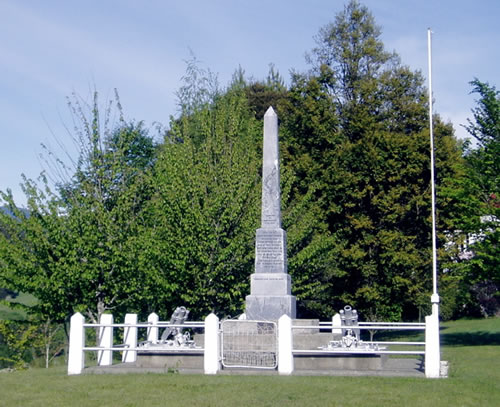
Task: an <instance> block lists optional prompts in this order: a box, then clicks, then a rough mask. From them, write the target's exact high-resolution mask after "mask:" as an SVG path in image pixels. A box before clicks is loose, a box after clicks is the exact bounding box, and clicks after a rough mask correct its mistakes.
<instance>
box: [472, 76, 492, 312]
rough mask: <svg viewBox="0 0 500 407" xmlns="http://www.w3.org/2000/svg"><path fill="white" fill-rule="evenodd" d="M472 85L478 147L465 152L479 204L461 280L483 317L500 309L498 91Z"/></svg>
mask: <svg viewBox="0 0 500 407" xmlns="http://www.w3.org/2000/svg"><path fill="white" fill-rule="evenodd" d="M471 85H472V87H473V90H472V92H473V93H477V94H479V96H480V99H479V100H478V101H477V107H475V108H474V109H472V114H473V120H471V119H468V125H467V126H466V129H467V131H468V132H469V133H470V134H471V135H472V136H473V137H474V138H475V139H476V141H477V147H476V148H475V149H472V150H469V151H468V152H467V155H466V160H467V164H468V174H469V179H470V183H469V190H472V194H474V195H475V197H477V201H478V204H477V205H476V206H475V213H474V215H475V217H474V218H473V219H475V222H473V223H472V227H469V228H467V229H465V230H466V232H467V233H468V235H469V236H471V235H472V236H475V239H474V240H475V242H474V243H473V244H472V245H470V246H469V248H468V249H469V250H471V251H472V252H473V253H474V255H473V257H472V258H471V259H470V260H468V262H467V264H466V265H465V276H464V281H465V282H466V284H467V286H468V287H470V288H471V289H472V292H473V297H474V298H475V299H476V301H477V303H479V305H480V307H481V312H482V313H483V315H488V314H494V313H496V312H498V310H499V309H500V294H499V290H500V272H499V270H500V262H499V259H500V252H499V240H500V198H499V196H500V92H498V91H497V90H496V89H495V87H494V86H490V85H489V84H488V83H485V82H481V81H479V80H478V79H475V80H473V81H472V82H471Z"/></svg>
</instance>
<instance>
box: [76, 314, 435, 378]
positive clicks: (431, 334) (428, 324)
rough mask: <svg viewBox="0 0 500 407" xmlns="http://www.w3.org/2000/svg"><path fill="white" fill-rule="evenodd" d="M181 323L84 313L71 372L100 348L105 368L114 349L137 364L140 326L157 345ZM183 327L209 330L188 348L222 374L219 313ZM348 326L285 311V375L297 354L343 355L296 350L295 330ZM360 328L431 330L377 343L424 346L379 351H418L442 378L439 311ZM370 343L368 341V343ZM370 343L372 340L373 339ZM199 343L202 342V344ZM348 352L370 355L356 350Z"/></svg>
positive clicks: (280, 351) (281, 342)
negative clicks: (92, 318)
mask: <svg viewBox="0 0 500 407" xmlns="http://www.w3.org/2000/svg"><path fill="white" fill-rule="evenodd" d="M169 326H170V327H175V326H179V325H172V324H169V323H168V322H165V321H159V319H158V316H157V315H156V314H154V313H153V314H150V315H149V317H148V321H147V322H145V323H138V322H137V315H136V314H127V315H126V316H125V321H124V323H122V324H119V323H118V324H117V323H114V322H113V316H112V315H111V314H103V315H102V316H101V320H100V321H99V323H98V324H91V323H85V318H84V317H83V315H82V314H80V313H76V314H74V315H73V316H72V317H71V326H70V339H69V356H68V374H69V375H78V374H81V373H82V371H83V369H84V367H85V352H90V351H97V363H98V365H99V366H109V365H111V364H112V361H113V352H122V362H124V363H128V362H130V363H133V362H135V361H136V358H137V351H138V350H144V348H139V347H138V346H137V338H138V329H146V330H147V335H146V336H147V340H148V341H151V342H152V343H157V342H158V334H159V330H160V329H162V328H166V327H169ZM182 327H183V328H199V329H200V328H201V329H203V330H204V344H203V347H202V348H201V349H200V348H197V349H193V350H189V349H186V352H202V353H203V366H204V372H205V374H217V373H218V372H219V370H220V369H221V368H222V363H221V362H222V347H221V333H222V332H221V329H222V328H221V327H222V325H221V324H220V323H219V318H218V317H217V316H216V315H215V314H210V315H208V316H207V317H206V318H205V320H204V321H198V322H197V321H194V322H193V321H189V322H186V323H185V324H183V325H182ZM86 328H93V329H98V335H97V345H96V346H85V345H86V344H85V329H86ZM116 328H123V329H124V332H123V344H120V345H115V344H114V341H113V337H114V329H116ZM342 328H347V327H346V326H342V325H340V324H336V323H335V322H332V323H324V322H322V323H320V325H318V326H311V325H307V326H298V325H292V320H291V318H290V317H288V316H287V315H283V316H282V317H281V318H280V319H279V321H278V340H277V369H278V372H279V374H282V375H290V374H292V373H293V371H294V363H293V356H294V355H299V354H301V353H309V354H310V353H318V354H319V353H321V354H330V353H331V354H333V353H336V354H338V353H339V352H338V351H330V350H323V349H315V350H312V349H311V350H298V349H294V348H293V335H292V330H293V329H321V330H325V329H328V330H330V329H331V330H332V331H331V332H336V331H337V332H338V331H339V330H340V329H342ZM356 329H360V330H361V329H363V330H377V331H381V330H412V331H414V330H425V342H382V341H381V342H373V343H374V344H375V343H376V344H379V345H405V346H407V345H414V346H417V347H424V350H404V351H403V350H400V351H398V350H374V351H371V352H372V353H376V354H413V355H423V356H424V358H425V376H426V377H429V378H438V377H440V364H441V361H440V346H439V319H438V317H437V315H436V314H434V313H433V314H432V315H430V316H427V317H426V319H425V323H422V324H419V323H387V322H360V323H359V325H358V326H356ZM365 343H367V342H365ZM368 343H370V342H368ZM198 345H199V344H198ZM342 353H351V354H356V353H364V352H362V351H360V350H356V349H352V350H346V351H344V350H343V351H342Z"/></svg>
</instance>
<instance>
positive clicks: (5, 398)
mask: <svg viewBox="0 0 500 407" xmlns="http://www.w3.org/2000/svg"><path fill="white" fill-rule="evenodd" d="M441 333H442V336H441V342H442V344H443V347H442V354H443V359H444V360H448V361H449V362H450V365H451V367H450V376H449V378H448V379H424V378H418V379H415V378H384V377H334V376H332V377H318V376H316V377H304V376H289V377H280V376H225V375H221V376H204V375H179V374H175V373H172V374H142V375H139V374H127V375H82V376H71V377H69V376H67V375H66V371H65V368H64V367H63V366H59V367H55V368H51V369H47V370H45V369H31V370H27V371H16V372H12V373H0V406H92V407H95V406H99V407H103V406H301V407H305V406H356V407H366V406H403V407H409V406H446V407H452V406H453V407H455V406H474V407H480V406H500V318H490V319H486V320H461V321H454V322H448V323H444V324H442V330H441Z"/></svg>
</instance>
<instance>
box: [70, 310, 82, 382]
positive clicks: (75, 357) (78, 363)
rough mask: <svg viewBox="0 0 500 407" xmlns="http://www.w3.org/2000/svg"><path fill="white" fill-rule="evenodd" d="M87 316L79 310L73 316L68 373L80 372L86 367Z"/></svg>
mask: <svg viewBox="0 0 500 407" xmlns="http://www.w3.org/2000/svg"><path fill="white" fill-rule="evenodd" d="M84 322H85V318H84V317H83V315H82V314H80V313H79V312H77V313H76V314H74V315H73V316H72V317H71V320H70V326H69V352H68V375H74V374H80V373H82V370H83V368H84V367H85V355H84V353H83V348H84V347H85V329H84V328H83V324H84Z"/></svg>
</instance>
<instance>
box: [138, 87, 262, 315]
mask: <svg viewBox="0 0 500 407" xmlns="http://www.w3.org/2000/svg"><path fill="white" fill-rule="evenodd" d="M261 137H262V136H261V127H260V125H259V123H258V122H257V120H255V118H254V117H253V113H252V112H251V111H250V109H249V108H248V104H247V100H246V97H245V94H244V91H243V89H241V87H238V86H236V87H235V88H232V89H229V90H228V91H227V93H225V94H223V95H218V96H216V97H215V98H214V100H213V101H212V102H211V103H208V104H205V105H201V106H199V107H198V108H197V109H195V110H193V111H189V115H186V116H181V117H180V118H179V119H177V120H173V121H172V123H171V129H170V131H169V135H168V137H167V139H166V140H165V142H164V143H163V145H162V147H161V149H160V152H159V154H158V160H157V162H156V164H155V167H154V171H153V172H152V178H151V185H152V188H153V190H154V191H155V192H154V194H153V196H152V199H151V201H150V202H149V204H148V208H147V210H146V213H147V214H148V218H147V219H146V224H145V225H146V226H145V230H144V233H145V236H147V238H146V239H144V240H143V244H144V245H143V246H141V252H142V253H143V254H142V255H141V254H140V255H139V258H140V261H141V262H144V264H145V265H147V267H149V268H151V269H154V270H159V271H160V275H158V280H157V282H158V284H157V286H156V288H154V289H153V291H154V293H155V296H157V300H158V301H160V299H161V302H162V309H167V310H170V309H172V308H174V307H175V306H178V305H185V306H187V307H188V308H189V309H191V310H192V314H194V315H193V316H198V317H202V316H204V315H206V314H207V313H208V312H210V311H215V312H217V313H218V314H222V315H224V314H225V315H235V314H236V313H240V312H241V311H242V308H243V301H244V298H245V294H246V293H247V292H248V286H249V277H250V274H251V272H252V268H253V251H254V247H253V242H254V238H255V237H254V234H255V229H256V228H257V219H258V216H259V215H258V212H257V211H258V208H259V203H258V202H259V193H258V191H259V178H258V174H259V165H258V162H259V160H258V149H259V147H258V146H259V144H261V141H260V142H259V140H261ZM171 140H175V141H171Z"/></svg>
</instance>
